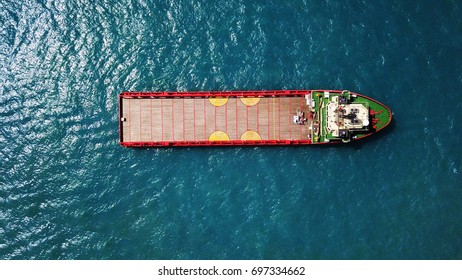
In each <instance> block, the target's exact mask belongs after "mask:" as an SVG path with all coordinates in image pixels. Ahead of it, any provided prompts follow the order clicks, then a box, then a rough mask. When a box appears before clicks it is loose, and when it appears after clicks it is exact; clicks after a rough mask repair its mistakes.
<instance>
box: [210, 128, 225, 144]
mask: <svg viewBox="0 0 462 280" xmlns="http://www.w3.org/2000/svg"><path fill="white" fill-rule="evenodd" d="M209 141H229V136H228V134H226V132H223V131H220V130H217V131H215V132H214V133H212V134H210V137H209Z"/></svg>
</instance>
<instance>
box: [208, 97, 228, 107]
mask: <svg viewBox="0 0 462 280" xmlns="http://www.w3.org/2000/svg"><path fill="white" fill-rule="evenodd" d="M209 101H210V103H212V105H213V106H217V107H220V106H223V105H225V104H226V102H228V97H220V96H218V97H209Z"/></svg>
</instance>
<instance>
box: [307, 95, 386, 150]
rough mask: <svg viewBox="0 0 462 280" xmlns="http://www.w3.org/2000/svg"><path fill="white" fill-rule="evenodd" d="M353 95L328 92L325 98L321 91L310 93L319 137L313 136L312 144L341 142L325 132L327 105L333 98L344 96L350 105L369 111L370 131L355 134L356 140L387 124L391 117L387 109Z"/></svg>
mask: <svg viewBox="0 0 462 280" xmlns="http://www.w3.org/2000/svg"><path fill="white" fill-rule="evenodd" d="M353 95H356V94H354V93H351V92H349V91H343V92H341V93H332V92H329V97H325V96H324V92H323V91H314V92H313V93H312V98H313V100H314V102H315V106H314V111H315V117H314V120H315V121H318V122H319V135H318V136H319V137H318V138H316V137H315V136H314V135H313V137H312V141H313V143H318V142H327V141H326V139H327V140H329V141H332V140H334V141H335V140H341V139H340V138H338V137H335V136H333V135H332V133H328V131H327V103H328V102H329V101H332V100H333V98H334V97H335V96H346V97H348V99H349V100H350V102H351V103H352V104H363V105H364V106H365V107H366V108H368V109H369V112H370V113H371V115H370V121H371V124H370V126H371V130H370V131H367V132H360V131H358V132H355V133H354V135H355V136H356V137H357V138H361V137H363V136H365V135H367V134H370V133H372V132H375V131H378V130H380V129H382V128H383V127H385V126H386V125H387V124H388V123H389V121H390V119H391V116H390V111H389V110H388V109H387V107H385V106H383V105H382V104H380V103H378V102H375V101H373V100H371V99H368V98H366V97H363V96H360V95H356V97H354V96H353Z"/></svg>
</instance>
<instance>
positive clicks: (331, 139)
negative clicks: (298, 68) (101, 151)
mask: <svg viewBox="0 0 462 280" xmlns="http://www.w3.org/2000/svg"><path fill="white" fill-rule="evenodd" d="M391 120H392V113H391V111H390V109H389V108H388V107H387V106H385V105H383V104H382V103H380V102H378V101H376V100H374V99H372V98H370V97H367V96H364V95H361V94H357V93H353V92H350V91H347V90H343V91H341V90H262V91H216V92H203V91H201V92H122V93H121V94H120V95H119V141H120V145H122V146H124V147H171V146H256V145H320V144H334V143H348V142H352V141H356V140H359V139H362V138H364V137H367V136H370V135H372V134H374V133H376V132H378V131H380V130H382V129H383V128H385V127H386V126H388V125H389V124H390V122H391Z"/></svg>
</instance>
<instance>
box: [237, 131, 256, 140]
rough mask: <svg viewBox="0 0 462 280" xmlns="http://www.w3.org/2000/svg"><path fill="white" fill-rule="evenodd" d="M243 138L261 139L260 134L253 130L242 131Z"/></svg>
mask: <svg viewBox="0 0 462 280" xmlns="http://www.w3.org/2000/svg"><path fill="white" fill-rule="evenodd" d="M241 140H261V137H260V134H258V132H256V131H253V130H247V131H246V132H244V133H242V136H241Z"/></svg>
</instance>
